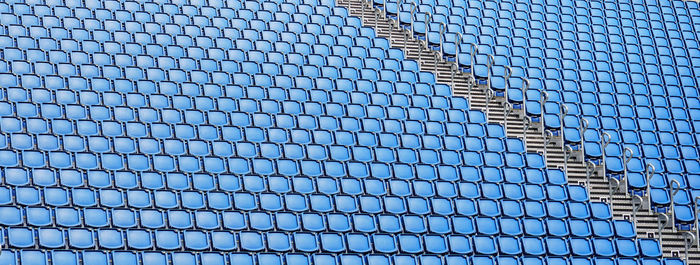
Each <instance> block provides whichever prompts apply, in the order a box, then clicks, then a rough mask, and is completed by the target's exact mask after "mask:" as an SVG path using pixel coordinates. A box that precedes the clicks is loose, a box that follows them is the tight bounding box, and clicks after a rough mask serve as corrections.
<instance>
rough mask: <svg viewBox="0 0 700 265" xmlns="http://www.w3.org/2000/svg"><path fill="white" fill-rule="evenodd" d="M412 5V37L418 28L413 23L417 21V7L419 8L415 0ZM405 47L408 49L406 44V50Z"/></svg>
mask: <svg viewBox="0 0 700 265" xmlns="http://www.w3.org/2000/svg"><path fill="white" fill-rule="evenodd" d="M411 5H412V6H413V7H412V8H411V38H413V34H414V32H416V29H415V28H414V26H413V25H414V22H415V21H416V8H418V6H417V5H416V3H415V2H412V3H411ZM405 49H406V46H404V50H405Z"/></svg>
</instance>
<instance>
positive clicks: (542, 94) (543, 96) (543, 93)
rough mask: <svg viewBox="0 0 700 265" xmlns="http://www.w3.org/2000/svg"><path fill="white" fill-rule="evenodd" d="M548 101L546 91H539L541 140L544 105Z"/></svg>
mask: <svg viewBox="0 0 700 265" xmlns="http://www.w3.org/2000/svg"><path fill="white" fill-rule="evenodd" d="M547 99H549V93H547V91H544V90H542V91H540V126H541V127H542V138H544V130H545V126H544V104H545V102H547Z"/></svg>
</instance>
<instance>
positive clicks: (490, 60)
mask: <svg viewBox="0 0 700 265" xmlns="http://www.w3.org/2000/svg"><path fill="white" fill-rule="evenodd" d="M486 57H487V58H488V61H487V62H486V69H487V71H486V87H488V88H489V89H491V88H492V87H491V76H492V74H491V71H493V65H494V64H495V63H496V59H495V58H494V57H493V54H489V55H487V56H486Z"/></svg>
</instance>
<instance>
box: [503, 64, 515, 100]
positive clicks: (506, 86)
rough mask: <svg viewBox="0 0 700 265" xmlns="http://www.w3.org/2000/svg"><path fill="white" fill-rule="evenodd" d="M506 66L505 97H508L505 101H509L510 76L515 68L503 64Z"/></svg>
mask: <svg viewBox="0 0 700 265" xmlns="http://www.w3.org/2000/svg"><path fill="white" fill-rule="evenodd" d="M503 67H504V68H505V74H504V77H503V78H504V81H505V84H504V86H503V88H504V90H503V97H504V98H505V99H506V100H504V101H503V102H508V90H509V89H510V76H511V75H513V68H510V66H507V65H505V66H503Z"/></svg>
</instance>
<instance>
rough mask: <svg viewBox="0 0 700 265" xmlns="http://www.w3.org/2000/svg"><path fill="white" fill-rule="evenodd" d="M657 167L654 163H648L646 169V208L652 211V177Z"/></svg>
mask: <svg viewBox="0 0 700 265" xmlns="http://www.w3.org/2000/svg"><path fill="white" fill-rule="evenodd" d="M655 172H656V168H655V167H654V165H653V164H651V163H647V169H646V171H644V175H645V176H644V177H645V178H646V182H647V183H646V189H645V190H644V204H645V205H644V208H645V209H647V210H648V211H649V212H651V178H652V177H654V173H655Z"/></svg>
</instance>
